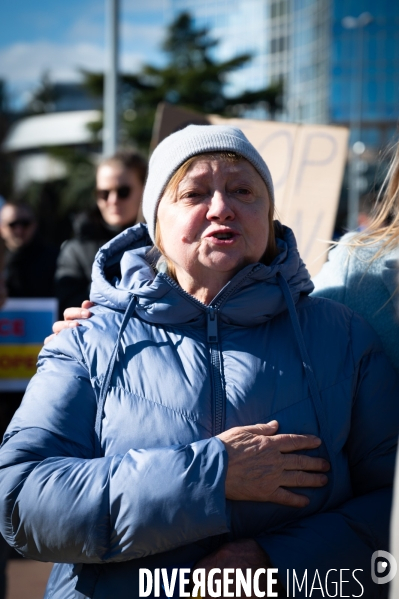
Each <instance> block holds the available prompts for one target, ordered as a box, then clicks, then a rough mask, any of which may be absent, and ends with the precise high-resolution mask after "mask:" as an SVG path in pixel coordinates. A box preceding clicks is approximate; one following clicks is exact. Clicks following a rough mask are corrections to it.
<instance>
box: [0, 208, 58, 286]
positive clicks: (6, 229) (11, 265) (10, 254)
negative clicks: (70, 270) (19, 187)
mask: <svg viewBox="0 0 399 599" xmlns="http://www.w3.org/2000/svg"><path fill="white" fill-rule="evenodd" d="M0 235H1V237H2V239H3V240H4V244H5V248H6V249H5V285H6V288H7V294H8V297H24V298H27V297H51V296H54V274H55V269H56V263H57V255H58V250H57V248H55V247H53V246H51V245H49V244H47V243H45V242H44V241H43V240H42V239H41V238H40V235H39V233H38V230H37V221H36V217H35V214H34V212H33V210H32V208H31V207H30V206H29V205H28V204H13V203H11V202H6V203H5V204H4V205H3V207H2V208H1V211H0Z"/></svg>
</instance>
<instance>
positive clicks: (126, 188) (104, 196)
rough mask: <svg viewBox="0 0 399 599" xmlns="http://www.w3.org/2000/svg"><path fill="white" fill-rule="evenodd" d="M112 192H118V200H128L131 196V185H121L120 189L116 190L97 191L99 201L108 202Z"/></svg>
mask: <svg viewBox="0 0 399 599" xmlns="http://www.w3.org/2000/svg"><path fill="white" fill-rule="evenodd" d="M111 191H116V195H117V196H118V200H126V199H127V198H128V197H129V196H130V193H131V191H132V188H131V187H130V185H121V186H120V187H117V188H116V189H97V190H96V194H97V199H98V200H105V201H107V200H108V197H109V194H110V193H111Z"/></svg>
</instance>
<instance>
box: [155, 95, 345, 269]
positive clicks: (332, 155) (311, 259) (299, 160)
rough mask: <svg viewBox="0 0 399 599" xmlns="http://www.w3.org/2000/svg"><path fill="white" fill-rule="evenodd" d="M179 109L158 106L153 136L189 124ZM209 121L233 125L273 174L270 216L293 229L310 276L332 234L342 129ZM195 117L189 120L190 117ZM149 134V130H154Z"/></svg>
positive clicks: (341, 164) (342, 149)
mask: <svg viewBox="0 0 399 599" xmlns="http://www.w3.org/2000/svg"><path fill="white" fill-rule="evenodd" d="M192 114H195V113H191V112H190V111H186V110H185V109H182V108H176V107H174V106H170V105H163V107H162V111H161V109H160V110H159V113H158V118H159V119H160V120H161V122H160V123H159V126H158V133H159V135H158V136H156V137H154V139H153V142H154V143H155V142H156V143H159V142H160V141H161V140H162V139H163V138H164V137H166V136H167V135H170V133H173V132H174V131H177V130H178V129H182V128H183V127H184V126H186V125H187V124H189V118H190V115H192ZM207 118H208V122H209V123H211V124H214V125H221V124H225V125H232V126H235V127H239V128H240V129H241V130H242V131H243V132H244V133H245V135H246V136H247V138H248V139H249V141H250V142H251V143H252V144H253V145H254V146H255V148H256V149H257V150H258V152H259V153H260V154H261V155H262V157H263V158H264V159H265V161H266V163H267V165H268V166H269V168H270V172H271V174H272V177H273V182H274V188H275V199H276V218H278V219H279V220H280V221H281V222H282V223H283V224H285V225H288V226H289V227H291V228H292V229H293V231H294V233H295V236H296V239H297V242H298V248H299V253H300V254H301V257H302V259H303V260H304V262H305V263H306V265H307V267H308V270H309V272H310V273H311V275H312V276H314V275H315V274H317V272H318V271H319V270H320V268H321V267H322V265H323V263H324V262H325V260H326V257H327V251H328V249H329V243H328V242H329V241H330V240H331V238H332V234H333V229H334V223H335V219H336V213H337V208H338V200H339V193H340V189H341V185H342V178H343V174H344V167H345V162H346V158H347V144H348V133H349V132H348V129H347V128H345V127H332V126H328V125H299V124H292V123H280V122H276V121H257V120H251V119H224V118H222V117H219V116H215V115H212V116H209V117H207ZM192 122H193V123H194V122H195V121H194V120H193V121H192ZM154 133H155V130H154Z"/></svg>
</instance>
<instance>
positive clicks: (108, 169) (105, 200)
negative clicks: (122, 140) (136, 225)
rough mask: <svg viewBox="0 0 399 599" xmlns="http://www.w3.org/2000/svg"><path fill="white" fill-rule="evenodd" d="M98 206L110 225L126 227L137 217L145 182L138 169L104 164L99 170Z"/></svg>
mask: <svg viewBox="0 0 399 599" xmlns="http://www.w3.org/2000/svg"><path fill="white" fill-rule="evenodd" d="M96 183H97V206H98V208H99V210H100V212H101V216H102V217H103V219H104V220H105V222H106V223H107V224H108V225H111V226H116V227H125V226H127V225H130V224H132V223H133V222H134V221H135V220H136V218H137V214H138V211H139V207H140V202H141V198H142V195H143V184H142V183H141V181H140V179H139V177H138V175H137V173H136V171H134V170H131V169H127V168H124V167H123V166H122V165H119V164H117V163H115V164H103V165H102V166H100V167H99V169H98V171H97V181H96Z"/></svg>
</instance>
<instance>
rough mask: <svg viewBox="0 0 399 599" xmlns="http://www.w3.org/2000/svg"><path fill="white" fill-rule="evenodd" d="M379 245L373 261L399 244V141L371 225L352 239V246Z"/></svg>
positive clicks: (350, 243)
mask: <svg viewBox="0 0 399 599" xmlns="http://www.w3.org/2000/svg"><path fill="white" fill-rule="evenodd" d="M375 244H376V245H379V246H380V247H379V248H378V250H377V252H376V253H375V254H373V256H372V258H371V260H370V261H371V262H373V261H374V260H376V259H377V258H378V257H379V256H381V255H384V254H387V253H388V252H390V251H391V250H393V249H394V248H395V247H397V246H399V143H397V144H396V151H395V154H394V156H393V158H392V160H391V164H390V167H389V169H388V173H387V175H386V177H385V179H384V182H383V185H382V188H381V191H380V192H379V194H378V197H377V202H376V207H375V208H374V214H373V216H372V220H371V223H370V225H369V226H368V227H367V229H366V230H365V231H362V232H360V233H357V234H356V235H355V236H354V237H353V238H352V239H351V240H350V241H349V245H350V246H351V247H353V248H354V247H364V246H367V247H369V246H373V245H375Z"/></svg>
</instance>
